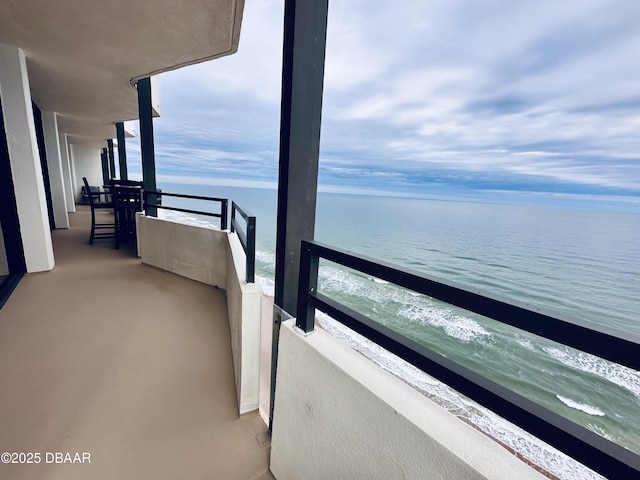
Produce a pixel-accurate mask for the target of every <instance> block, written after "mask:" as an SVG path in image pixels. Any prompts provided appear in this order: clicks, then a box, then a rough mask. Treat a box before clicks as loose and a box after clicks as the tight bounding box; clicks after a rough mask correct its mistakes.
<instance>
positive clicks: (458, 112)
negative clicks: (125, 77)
mask: <svg viewBox="0 0 640 480" xmlns="http://www.w3.org/2000/svg"><path fill="white" fill-rule="evenodd" d="M282 24H283V1H282V0H259V1H247V2H246V3H245V9H244V17H243V21H242V31H241V36H240V44H239V48H238V53H237V54H235V55H232V56H229V57H225V58H222V59H218V60H214V61H211V62H206V63H203V64H199V65H194V66H190V67H186V68H183V69H180V70H176V71H173V72H168V73H165V74H162V75H161V76H160V85H161V93H160V97H161V117H160V118H157V119H156V120H155V123H154V129H155V144H156V169H157V173H158V178H159V180H164V181H178V182H187V183H188V182H195V183H212V184H224V185H242V186H249V187H272V188H275V185H276V181H277V172H278V150H279V144H278V143H279V127H280V95H281V91H280V79H281V74H282V72H281V68H282V67H281V57H282ZM135 142H136V140H134V141H133V142H132V143H131V144H129V143H128V148H129V149H130V150H131V149H133V150H134V153H133V158H135V151H136V149H139V147H137V146H136V144H135ZM131 156H132V155H130V157H131ZM130 169H131V170H132V173H133V174H134V175H135V172H136V170H137V171H138V172H139V166H138V165H136V164H135V160H134V164H133V165H131V167H130ZM319 169H320V174H319V185H320V190H321V191H335V192H347V193H376V194H393V195H406V196H423V197H427V198H451V199H463V200H464V199H471V200H479V201H482V200H496V199H498V200H499V199H501V198H502V199H505V201H512V202H513V201H515V202H524V203H527V202H528V201H530V202H533V203H535V202H538V201H540V200H541V199H543V200H545V201H554V202H557V203H562V202H569V203H571V202H573V203H575V202H587V203H588V202H591V203H594V204H597V203H600V204H604V205H606V204H611V205H613V204H615V205H617V206H620V205H622V206H623V207H625V206H626V207H627V208H628V209H630V210H632V211H638V212H640V2H638V1H637V0H624V1H620V0H579V1H577V0H575V1H564V2H558V1H555V0H554V1H547V0H536V1H535V2H534V1H516V0H484V1H482V2H477V1H471V0H469V1H462V0H444V1H439V0H438V1H433V0H429V1H426V0H404V1H403V2H389V1H385V0H349V1H344V2H340V1H337V0H331V1H330V4H329V18H328V32H327V50H326V63H325V83H324V98H323V113H322V131H321V148H320V163H319Z"/></svg>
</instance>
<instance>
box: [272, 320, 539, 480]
mask: <svg viewBox="0 0 640 480" xmlns="http://www.w3.org/2000/svg"><path fill="white" fill-rule="evenodd" d="M271 471H272V472H273V474H274V475H275V477H276V478H277V479H278V480H298V479H301V478H304V479H305V480H313V479H326V478H332V479H345V480H346V479H355V478H366V479H385V480H388V479H436V478H438V479H481V478H488V479H504V480H513V479H519V480H521V479H532V480H533V479H538V480H542V479H544V478H546V477H543V476H542V475H541V474H539V473H538V472H536V471H535V470H533V469H532V468H530V467H529V466H527V465H525V464H524V463H522V462H520V461H519V460H518V459H517V458H516V457H515V456H513V455H512V454H510V453H509V452H507V451H506V450H505V449H504V448H502V447H500V446H499V445H498V444H497V443H495V442H493V441H492V440H491V439H489V438H488V437H486V436H484V435H483V434H481V433H480V432H478V431H477V430H475V429H474V428H472V427H471V426H469V425H467V424H466V423H463V422H462V421H460V420H458V419H457V418H456V417H455V416H454V415H452V414H450V413H449V412H447V411H446V410H444V409H443V408H442V407H440V406H439V405H436V404H435V403H433V402H432V401H431V400H429V399H427V398H426V397H424V396H423V395H421V394H420V393H419V392H417V391H416V390H414V389H413V388H411V387H409V386H408V385H407V384H405V383H403V382H402V381H401V380H399V379H397V378H396V377H394V376H393V375H391V374H390V373H388V372H386V371H385V370H383V369H381V368H380V367H378V366H377V365H375V364H374V363H373V362H371V361H370V360H369V359H367V358H365V357H364V356H362V355H360V354H359V353H357V352H355V351H353V350H351V349H349V348H348V347H347V346H345V345H344V344H342V343H340V342H339V341H338V340H337V339H335V338H333V337H331V336H330V335H329V334H327V333H326V332H324V331H323V330H319V329H317V330H316V331H315V332H314V333H312V334H311V335H308V336H306V337H305V336H303V334H302V333H299V331H298V330H297V329H295V326H294V321H293V320H290V321H287V322H284V323H283V324H282V328H281V330H280V342H279V350H278V372H277V380H276V398H275V411H274V416H273V435H272V439H271Z"/></svg>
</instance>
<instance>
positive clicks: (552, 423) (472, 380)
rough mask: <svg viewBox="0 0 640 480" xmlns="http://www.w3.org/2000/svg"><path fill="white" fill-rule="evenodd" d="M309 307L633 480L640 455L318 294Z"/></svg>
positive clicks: (613, 474)
mask: <svg viewBox="0 0 640 480" xmlns="http://www.w3.org/2000/svg"><path fill="white" fill-rule="evenodd" d="M308 301H309V302H310V303H311V305H312V306H313V307H315V308H317V309H319V310H321V311H323V312H325V313H326V314H328V315H329V316H331V317H332V318H334V319H335V320H338V321H339V322H341V323H343V324H344V325H346V326H347V327H349V328H351V329H352V330H354V331H356V332H358V333H360V334H361V335H363V336H365V337H367V338H368V339H370V340H372V341H373V342H375V343H376V344H378V345H380V346H381V347H383V348H385V349H386V350H388V351H390V352H392V353H394V354H395V355H397V356H399V357H400V358H402V359H404V360H406V361H407V362H409V363H411V364H412V365H414V366H416V367H417V368H419V369H421V370H422V371H424V372H426V373H428V374H429V375H432V376H433V377H435V378H437V379H438V380H440V381H442V382H444V383H446V384H447V385H449V386H451V387H452V388H454V389H455V390H457V391H459V392H460V393H462V394H464V395H467V396H468V397H469V398H471V399H473V400H474V401H476V402H478V403H480V404H481V405H484V406H485V407H487V408H488V409H490V410H491V411H493V412H495V413H496V414H498V415H500V416H502V417H504V418H505V419H507V420H509V421H511V422H512V423H514V424H516V425H518V426H520V427H521V428H523V429H525V430H527V431H528V432H530V433H532V434H533V435H535V436H537V437H538V438H540V439H542V440H543V441H545V442H547V443H548V444H550V445H552V446H554V447H556V448H558V449H559V450H561V451H563V452H564V453H566V454H567V455H570V456H571V457H573V458H574V459H576V460H577V461H579V462H581V463H583V464H584V465H586V466H588V467H590V468H592V469H593V470H595V471H597V472H599V473H601V474H603V475H605V476H607V477H608V478H637V477H638V475H639V474H640V456H638V455H636V454H635V453H633V452H632V451H630V450H627V449H625V448H623V447H621V446H620V445H617V444H615V443H613V442H611V441H609V440H607V439H606V438H604V437H601V436H599V435H597V434H595V433H593V432H591V431H589V430H587V429H586V428H584V427H581V426H580V425H578V424H576V423H574V422H572V421H571V420H568V419H566V418H564V417H562V416H561V415H558V414H556V413H554V412H552V411H550V410H548V409H547V408H545V407H542V406H541V405H538V404H537V403H535V402H533V401H531V400H529V399H527V398H525V397H523V396H521V395H519V394H517V393H516V392H514V391H512V390H510V389H508V388H506V387H503V386H502V385H499V384H498V383H496V382H493V381H492V380H489V379H487V378H485V377H483V376H482V375H480V374H478V373H476V372H474V371H472V370H470V369H468V368H466V367H464V366H462V365H459V364H457V363H455V362H454V361H452V360H450V359H447V358H446V357H444V356H442V355H440V354H438V353H436V352H434V351H432V350H430V349H429V348H427V347H425V346H423V345H420V344H419V343H417V342H415V341H413V340H411V339H409V338H407V337H405V336H403V335H402V334H400V333H398V332H396V331H394V330H391V329H389V328H388V327H385V326H384V325H381V324H379V323H377V322H375V321H374V320H371V319H370V318H368V317H366V316H365V315H362V314H360V313H359V312H356V311H355V310H352V309H350V308H348V307H346V306H344V305H341V304H339V303H338V302H336V301H334V300H332V299H330V298H328V297H326V296H324V295H322V294H320V293H317V292H313V293H309V295H308Z"/></svg>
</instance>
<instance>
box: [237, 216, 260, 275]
mask: <svg viewBox="0 0 640 480" xmlns="http://www.w3.org/2000/svg"><path fill="white" fill-rule="evenodd" d="M232 224H233V222H232ZM246 257H247V260H246V264H247V283H253V282H255V274H256V217H247V252H246Z"/></svg>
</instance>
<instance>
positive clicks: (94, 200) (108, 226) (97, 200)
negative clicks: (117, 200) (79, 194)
mask: <svg viewBox="0 0 640 480" xmlns="http://www.w3.org/2000/svg"><path fill="white" fill-rule="evenodd" d="M82 181H83V182H84V188H85V191H86V192H87V193H88V195H87V196H88V200H89V206H90V207H91V234H90V235H89V245H93V241H94V240H95V239H102V238H115V236H116V230H115V222H112V223H104V222H103V221H102V220H101V221H100V222H98V221H96V212H97V211H98V210H104V209H112V208H113V203H112V202H108V201H102V196H103V195H105V193H104V192H100V191H95V190H94V189H95V188H97V187H90V186H89V182H88V181H87V177H83V178H82Z"/></svg>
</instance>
